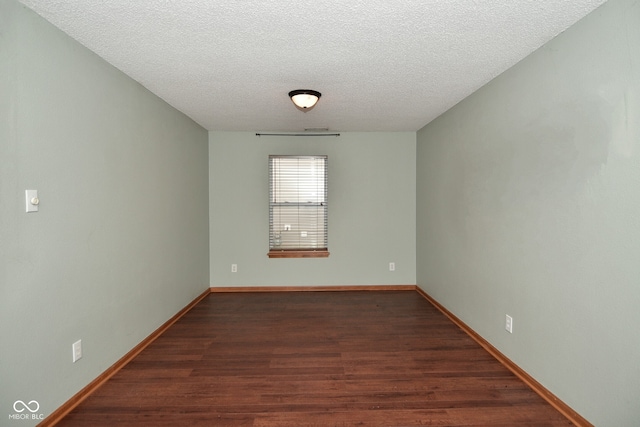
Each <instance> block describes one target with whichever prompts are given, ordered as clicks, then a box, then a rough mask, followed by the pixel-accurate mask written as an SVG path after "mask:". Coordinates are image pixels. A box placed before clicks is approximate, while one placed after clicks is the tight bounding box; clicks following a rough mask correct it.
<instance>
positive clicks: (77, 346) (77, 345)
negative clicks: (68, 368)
mask: <svg viewBox="0 0 640 427" xmlns="http://www.w3.org/2000/svg"><path fill="white" fill-rule="evenodd" d="M71 347H72V350H73V363H76V362H77V361H78V360H80V359H82V340H78V341H76V342H74V343H73V345H72V346H71Z"/></svg>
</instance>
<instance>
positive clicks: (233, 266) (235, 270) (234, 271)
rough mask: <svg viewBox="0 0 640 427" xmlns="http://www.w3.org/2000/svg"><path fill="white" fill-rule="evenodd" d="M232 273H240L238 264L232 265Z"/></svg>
mask: <svg viewBox="0 0 640 427" xmlns="http://www.w3.org/2000/svg"><path fill="white" fill-rule="evenodd" d="M231 272H232V273H237V272H238V264H231Z"/></svg>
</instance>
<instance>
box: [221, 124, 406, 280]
mask: <svg viewBox="0 0 640 427" xmlns="http://www.w3.org/2000/svg"><path fill="white" fill-rule="evenodd" d="M300 114H302V113H300ZM309 114H312V113H309ZM415 150H416V134H415V133H414V132H398V133H375V132H371V133H367V132H363V133H358V132H352V133H342V134H341V136H340V137H274V136H262V137H257V136H256V135H255V133H246V132H211V133H210V134H209V158H210V164H209V174H210V178H209V179H210V182H209V189H210V193H209V194H210V195H209V200H210V207H209V209H210V217H211V224H210V230H211V237H210V253H211V260H210V268H211V273H210V277H211V286H214V287H215V286H223V287H224V286H307V285H308V286H312V285H320V286H322V285H380V284H385V285H386V284H415V183H416V180H415ZM269 154H326V155H328V156H329V252H330V253H331V255H330V256H329V258H324V259H321V258H314V259H269V258H268V257H267V252H268V251H269V242H268V238H269V224H268V218H269V195H268V191H269V181H268V177H269V175H268V164H267V159H268V156H269ZM389 262H395V263H396V271H395V272H390V271H389ZM231 264H238V272H237V273H231Z"/></svg>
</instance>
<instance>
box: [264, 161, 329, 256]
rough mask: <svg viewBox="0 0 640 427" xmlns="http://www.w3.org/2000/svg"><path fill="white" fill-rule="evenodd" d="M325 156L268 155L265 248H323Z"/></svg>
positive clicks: (325, 205) (324, 242) (325, 206)
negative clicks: (267, 219)
mask: <svg viewBox="0 0 640 427" xmlns="http://www.w3.org/2000/svg"><path fill="white" fill-rule="evenodd" d="M327 240H328V239H327V156H269V250H270V251H286V250H297V251H300V250H311V251H313V250H325V251H326V250H327Z"/></svg>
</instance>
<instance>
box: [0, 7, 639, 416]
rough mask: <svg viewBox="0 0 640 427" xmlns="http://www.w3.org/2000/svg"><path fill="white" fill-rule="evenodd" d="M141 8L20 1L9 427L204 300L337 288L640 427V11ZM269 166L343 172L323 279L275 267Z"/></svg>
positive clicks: (7, 16) (334, 192) (333, 203)
mask: <svg viewBox="0 0 640 427" xmlns="http://www.w3.org/2000/svg"><path fill="white" fill-rule="evenodd" d="M137 3H138V2H126V1H115V2H103V1H97V0H96V1H80V0H60V1H56V2H48V1H44V0H22V1H18V0H2V1H1V2H0V334H1V335H0V338H1V347H2V350H1V351H2V353H1V359H0V362H1V365H0V420H2V421H0V425H3V426H4V425H7V426H13V425H16V426H17V425H20V426H27V425H37V424H38V423H41V422H43V421H45V420H46V419H47V417H49V416H50V415H51V414H54V413H55V412H56V411H58V410H59V409H60V408H61V407H63V406H64V405H68V404H69V402H70V400H72V399H73V398H74V396H77V394H78V393H79V392H80V391H82V390H83V389H85V388H86V387H87V386H89V385H90V384H91V383H92V382H93V381H94V380H96V379H97V378H100V377H101V376H103V375H105V372H108V370H109V369H111V367H113V366H114V364H116V363H117V362H118V361H119V360H121V359H122V358H123V357H124V356H125V355H127V354H128V353H129V352H131V351H132V350H133V349H135V348H137V347H138V346H140V345H141V343H144V342H145V340H146V339H147V338H148V337H150V336H152V334H154V331H158V330H159V328H161V327H163V325H166V324H167V322H169V321H171V319H177V317H176V316H177V315H179V314H184V313H186V314H184V315H185V316H187V315H189V313H190V312H189V311H187V310H185V308H190V307H191V306H192V305H193V304H192V303H195V302H198V303H197V304H195V305H194V306H195V307H196V308H198V307H200V306H199V305H198V304H201V303H203V301H205V299H206V298H209V297H211V298H212V299H211V300H210V304H211V310H214V311H215V309H216V301H217V300H216V299H215V298H220V301H221V303H222V301H223V300H224V299H225V298H230V297H232V296H233V297H238V298H243V294H244V295H245V296H244V297H245V298H258V297H259V298H266V299H267V301H271V299H272V298H276V297H277V295H281V296H282V297H284V296H285V295H288V294H289V293H293V294H296V295H304V297H299V298H307V299H310V300H313V296H314V295H315V296H316V298H317V299H318V300H319V301H320V300H321V298H325V297H326V296H325V297H322V296H321V294H323V295H324V294H326V295H328V294H329V292H327V291H331V290H335V291H336V292H335V294H336V296H337V297H340V295H341V294H343V295H344V298H345V301H348V298H351V300H352V301H356V302H357V301H359V300H358V298H359V297H358V296H357V295H359V294H357V292H362V293H363V294H369V295H372V292H375V291H376V290H379V292H380V293H381V295H382V296H381V298H384V292H388V295H389V297H390V298H391V297H392V295H398V293H402V292H411V293H416V294H418V295H420V296H421V298H420V299H419V300H420V301H424V303H425V304H426V306H429V307H434V306H438V307H439V308H440V309H442V311H444V312H445V313H448V315H450V316H451V317H452V318H454V319H457V320H458V321H459V322H460V323H461V324H463V326H464V325H466V327H467V328H468V329H465V330H466V331H467V332H469V331H470V333H471V334H473V335H474V337H475V338H476V339H479V340H481V341H483V342H485V343H487V344H488V345H490V346H491V347H492V348H493V349H495V350H496V351H497V352H499V353H500V354H501V355H503V356H504V358H505V359H507V360H508V361H510V362H511V363H512V364H513V365H514V366H515V367H516V368H517V369H519V370H521V371H522V372H524V373H526V374H527V375H529V376H530V377H531V378H532V379H533V380H535V381H536V382H537V383H538V384H539V385H540V386H541V387H542V389H543V390H545V391H547V392H548V393H550V394H551V395H552V396H554V399H555V398H557V399H558V400H559V401H561V404H562V405H565V406H566V407H567V408H570V409H571V410H573V411H575V413H576V414H579V417H581V419H583V420H584V422H585V423H586V424H585V425H595V426H615V427H622V426H637V425H638V423H639V422H640V421H639V420H640V403H639V402H640V333H639V332H638V331H639V330H640V309H638V307H640V1H638V0H607V1H604V0H580V1H575V2H564V1H558V0H544V1H540V2H529V1H524V0H523V1H515V2H507V1H499V2H488V1H480V2H462V1H443V2H417V1H416V2H413V1H411V2H381V1H380V2H379V1H376V2H371V3H370V4H366V3H353V4H351V3H350V4H341V3H338V2H333V1H324V2H302V3H300V4H293V3H288V2H284V1H277V2H269V4H260V3H256V2H251V3H249V4H246V5H245V4H243V5H239V4H235V3H233V2H228V1H222V2H204V1H202V2H198V1H196V2H189V3H188V4H187V3H185V4H180V2H170V1H161V2H153V3H151V2H140V4H137ZM298 89H305V90H306V89H311V91H310V92H313V93H315V92H314V91H318V95H319V98H318V99H317V104H316V105H315V106H314V107H312V108H313V109H309V110H308V111H299V109H298V108H296V106H294V104H293V103H292V99H290V96H289V92H291V91H294V90H298ZM270 156H281V157H289V158H292V157H295V156H297V157H295V158H307V157H310V156H326V157H323V159H326V165H327V166H326V182H327V186H326V191H327V195H326V199H323V201H322V202H319V203H318V205H319V206H320V207H321V208H322V210H323V212H325V213H323V215H326V216H323V217H322V218H323V220H322V222H323V225H325V226H326V228H325V231H326V241H327V242H328V243H326V245H324V244H319V247H320V248H321V249H323V250H326V253H323V255H322V256H305V255H304V254H302V255H300V253H302V252H300V253H298V255H299V256H297V257H290V256H284V257H282V256H270V255H269V254H271V255H273V254H272V253H271V252H270V251H272V252H276V251H275V249H274V248H273V247H272V246H278V245H281V244H283V243H282V242H281V240H280V239H281V237H280V236H281V234H280V233H282V236H285V235H286V233H287V232H291V231H292V230H291V225H290V224H286V225H284V226H282V227H283V228H281V229H279V231H278V232H277V233H275V232H273V230H272V229H271V228H272V227H278V226H279V225H278V226H277V225H274V224H273V221H275V220H272V215H271V209H272V205H273V203H271V204H270V199H272V197H271V196H270V194H271V193H270V192H271V191H272V190H271V180H272V179H273V178H272V177H273V176H274V175H273V174H271V172H270V170H271V169H270V168H271V163H270ZM324 164H325V163H323V165H324ZM314 167H315V166H314ZM27 190H29V192H28V191H27ZM36 192H37V193H36ZM287 221H289V220H286V221H285V222H287ZM294 228H295V227H294ZM293 231H296V230H293ZM298 234H300V236H302V237H305V238H306V237H307V232H306V231H304V234H301V233H298ZM274 236H275V237H274ZM284 252H286V251H284ZM307 253H308V252H307ZM360 289H361V291H359V290H360ZM304 290H307V291H314V292H301V291H304ZM248 291H253V292H248ZM257 291H261V292H257ZM338 291H339V292H338ZM354 292H355V294H354ZM203 298H204V299H203ZM307 299H305V304H306V303H308V301H307ZM207 301H208V300H207ZM247 301H249V299H247ZM381 301H383V300H381ZM432 302H433V305H432ZM354 304H355V302H354ZM379 304H380V306H383V305H384V302H380V303H379ZM355 307H360V306H358V305H354V310H355V309H356V308H355ZM194 310H195V309H194ZM326 313H327V315H328V313H334V310H332V309H327V311H326ZM367 313H368V312H367V310H366V309H363V313H362V315H363V317H362V319H364V318H366V317H364V316H365V315H366V314H367ZM357 317H358V316H355V318H357ZM418 317H420V315H418ZM179 321H180V320H178V322H179ZM505 322H507V323H509V324H508V325H507V324H506V323H505ZM337 323H338V322H337V320H336V319H333V321H330V322H327V324H329V325H335V324H337ZM176 324H177V323H176ZM365 326H366V325H362V327H363V328H365ZM456 328H457V329H456V330H458V329H459V328H458V327H457V326H456ZM507 329H510V330H507ZM460 330H461V329H460ZM264 333H265V334H269V333H270V332H269V331H268V330H266V331H264ZM424 333H428V331H424ZM220 334H222V332H221V333H220ZM160 336H161V335H160ZM345 336H353V337H354V339H356V335H355V334H352V335H349V333H348V332H347V333H346V335H345ZM75 343H81V346H74V344H75ZM212 345H215V343H213V344H212ZM76 351H79V352H78V353H76ZM212 363H215V361H214V362H212ZM356 365H357V361H354V365H353V366H356ZM213 368H216V369H224V366H215V367H214V366H212V369H213ZM332 420H338V421H339V420H340V418H339V417H338V418H333V419H332ZM423 421H424V420H423ZM45 422H46V421H45ZM387 422H388V423H387V424H380V425H399V424H394V420H393V419H388V420H387ZM403 422H404V423H405V424H402V425H416V424H412V423H411V421H410V420H404V421H403ZM158 425H160V424H158ZM163 425H164V424H163ZM194 425H195V424H194ZM203 425H204V424H203ZM211 425H216V424H215V423H214V422H212V424H211ZM219 425H224V424H219ZM246 425H252V424H246ZM253 425H260V424H259V423H257V422H256V423H255V424H253ZM263 425H267V424H263ZM292 425H293V424H292ZM308 425H315V424H308ZM317 425H321V424H317ZM331 425H333V424H331ZM335 425H349V424H348V423H347V422H344V423H342V424H339V423H337V421H336V423H335ZM365 425H367V424H366V423H365ZM368 425H374V424H368ZM461 425H467V424H461ZM468 425H471V424H468ZM474 425H475V424H474ZM527 425H529V424H527ZM530 425H535V423H532V424H530ZM541 425H543V423H541Z"/></svg>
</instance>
